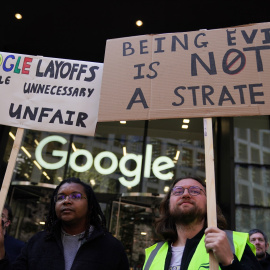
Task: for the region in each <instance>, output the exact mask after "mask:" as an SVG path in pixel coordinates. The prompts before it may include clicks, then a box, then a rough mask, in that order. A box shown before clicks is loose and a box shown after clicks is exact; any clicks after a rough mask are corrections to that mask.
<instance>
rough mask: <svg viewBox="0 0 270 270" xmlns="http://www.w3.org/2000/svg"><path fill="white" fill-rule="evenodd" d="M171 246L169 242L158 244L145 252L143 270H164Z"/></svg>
mask: <svg viewBox="0 0 270 270" xmlns="http://www.w3.org/2000/svg"><path fill="white" fill-rule="evenodd" d="M168 249H169V245H168V242H158V243H157V244H155V245H153V246H151V247H149V248H147V249H146V250H145V263H144V266H143V270H149V269H151V270H164V265H165V260H166V257H167V253H168Z"/></svg>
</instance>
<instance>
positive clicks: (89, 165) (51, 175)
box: [5, 118, 205, 260]
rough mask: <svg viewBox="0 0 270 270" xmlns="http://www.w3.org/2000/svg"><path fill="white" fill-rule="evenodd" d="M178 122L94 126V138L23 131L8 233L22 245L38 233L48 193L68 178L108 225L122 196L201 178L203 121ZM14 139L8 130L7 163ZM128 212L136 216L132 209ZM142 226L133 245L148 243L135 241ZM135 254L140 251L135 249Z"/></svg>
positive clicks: (161, 189) (13, 131) (164, 189)
mask: <svg viewBox="0 0 270 270" xmlns="http://www.w3.org/2000/svg"><path fill="white" fill-rule="evenodd" d="M183 122H184V120H183V119H166V120H152V121H127V122H126V123H125V124H121V123H120V122H107V123H98V125H97V128H96V133H95V136H94V137H91V136H88V137H86V136H79V135H71V134H62V133H61V134H59V133H49V132H41V131H34V130H25V131H24V137H23V140H22V145H21V148H20V151H19V155H18V159H17V162H16V165H15V169H14V173H13V176H12V186H11V187H12V188H13V190H12V192H10V201H11V204H12V207H13V208H14V209H15V208H16V209H18V214H17V215H18V216H20V218H18V219H15V223H14V224H13V228H14V231H13V232H14V233H16V234H17V237H18V238H22V237H24V239H23V240H27V239H26V238H29V236H30V235H31V234H32V235H33V234H34V233H35V232H36V231H39V230H41V229H42V228H43V227H42V226H44V225H42V224H43V223H42V222H44V220H42V219H41V216H46V211H47V210H48V209H49V206H48V204H49V198H50V192H52V190H53V189H54V188H55V187H56V185H58V184H59V183H60V182H61V181H62V180H63V179H66V178H68V177H78V178H80V179H81V180H83V181H85V182H86V183H89V184H90V185H91V186H92V188H93V190H94V191H95V193H96V194H97V197H98V200H99V201H100V203H101V204H103V208H102V209H103V210H104V212H106V217H107V221H108V224H109V220H110V218H111V216H110V215H111V213H113V212H111V211H110V206H111V203H112V201H113V200H115V199H116V198H118V197H119V195H121V194H126V193H138V194H141V193H149V194H155V195H153V196H156V194H161V195H163V194H164V193H166V192H168V189H169V186H170V185H171V182H172V180H173V179H174V178H176V177H183V176H188V175H198V176H201V177H202V178H204V177H205V157H204V137H203V119H201V118H200V119H186V120H185V122H188V123H185V125H186V126H185V128H183V127H182V125H183ZM15 134H16V128H12V129H11V134H10V137H9V143H8V147H7V149H6V154H5V160H6V161H8V157H9V154H10V151H11V148H12V143H13V139H14V136H15ZM42 190H46V191H47V193H46V194H44V193H42V192H43V191H42ZM45 195H46V199H44V198H45ZM138 196H139V195H138ZM145 200H146V198H143V197H140V196H139V197H138V202H139V203H146V204H147V203H148V202H145ZM136 203H137V202H136ZM113 207H114V206H113ZM149 207H150V208H151V205H149ZM149 207H148V206H147V209H148V208H149ZM125 209H128V208H124V210H125ZM132 209H134V210H136V209H137V206H136V205H135V206H134V208H132ZM124 210H123V211H122V212H121V213H122V214H123V215H124V213H125V211H124ZM132 211H133V210H132ZM147 211H148V210H147ZM38 213H39V214H38ZM147 215H148V214H147ZM149 216H151V213H150V215H149ZM120 218H124V216H123V217H120ZM40 222H41V223H40ZM112 222H113V217H112ZM141 226H144V224H138V227H136V226H135V227H134V228H133V227H132V229H134V235H130V237H131V238H132V237H133V238H134V239H135V240H136V241H137V243H138V244H139V243H140V241H141V238H142V239H147V238H146V237H144V236H140V235H138V236H135V235H137V231H139V230H140V231H141V230H143V231H144V229H143V228H142V227H141ZM27 228H28V231H27ZM151 228H152V227H151ZM151 228H145V230H146V229H148V230H150V229H151ZM113 233H115V232H113ZM23 235H24V236H23ZM118 235H119V234H118ZM125 237H127V236H125ZM151 239H152V238H151ZM126 242H127V243H128V238H127V241H126ZM134 247H135V246H134ZM136 248H137V249H138V250H140V247H139V246H136ZM140 252H141V251H140ZM140 252H139V253H137V255H136V256H137V257H138V256H139V255H140V254H141V253H140ZM130 256H135V255H134V254H131V255H130ZM137 257H136V260H138V258H137ZM134 258H135V257H134Z"/></svg>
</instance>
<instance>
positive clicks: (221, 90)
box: [98, 23, 270, 270]
mask: <svg viewBox="0 0 270 270" xmlns="http://www.w3.org/2000/svg"><path fill="white" fill-rule="evenodd" d="M269 72H270V23H262V24H255V25H250V26H246V27H236V28H228V29H217V30H209V31H208V30H200V31H196V32H188V33H170V34H158V35H144V36H135V37H129V38H120V39H112V40H108V41H107V45H106V53H105V61H104V70H103V80H102V88H101V99H100V107H99V108H100V109H99V119H98V121H100V122H102V121H115V120H147V119H148V120H151V119H167V118H186V117H188V118H191V117H204V137H205V163H206V179H207V181H206V186H207V217H208V226H215V227H216V226H217V221H216V196H215V172H214V155H213V137H212V119H211V117H218V116H247V115H267V114H270V106H269V103H270V77H269ZM209 262H210V269H211V270H216V269H218V262H217V261H216V260H215V258H214V255H213V253H212V252H210V259H209Z"/></svg>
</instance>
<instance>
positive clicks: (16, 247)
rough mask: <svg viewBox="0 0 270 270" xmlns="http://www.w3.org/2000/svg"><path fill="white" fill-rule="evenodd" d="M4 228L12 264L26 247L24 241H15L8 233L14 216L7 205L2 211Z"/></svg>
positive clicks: (6, 247)
mask: <svg viewBox="0 0 270 270" xmlns="http://www.w3.org/2000/svg"><path fill="white" fill-rule="evenodd" d="M1 219H2V227H3V233H4V237H5V250H6V253H7V256H8V258H9V260H10V261H11V262H14V261H15V259H16V258H17V257H18V255H19V254H20V253H21V249H22V248H23V246H24V245H25V243H24V242H23V241H20V240H18V239H15V238H14V237H12V236H10V235H9V234H8V233H7V229H8V227H9V226H10V225H11V222H12V219H13V214H12V210H11V208H10V207H9V205H7V204H5V205H4V209H3V211H2V216H1Z"/></svg>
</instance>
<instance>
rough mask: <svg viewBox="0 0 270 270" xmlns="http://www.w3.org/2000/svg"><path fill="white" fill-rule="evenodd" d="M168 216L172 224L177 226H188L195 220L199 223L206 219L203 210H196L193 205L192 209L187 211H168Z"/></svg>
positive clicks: (176, 209)
mask: <svg viewBox="0 0 270 270" xmlns="http://www.w3.org/2000/svg"><path fill="white" fill-rule="evenodd" d="M170 215H171V217H172V219H173V222H174V223H175V224H178V225H189V224H191V223H193V222H194V221H195V220H197V221H198V222H201V221H202V220H204V219H205V218H206V213H205V212H204V211H203V209H200V208H198V207H197V206H196V205H194V204H193V207H192V208H190V209H188V210H184V211H183V210H182V209H180V208H178V207H175V208H174V209H171V210H170Z"/></svg>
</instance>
